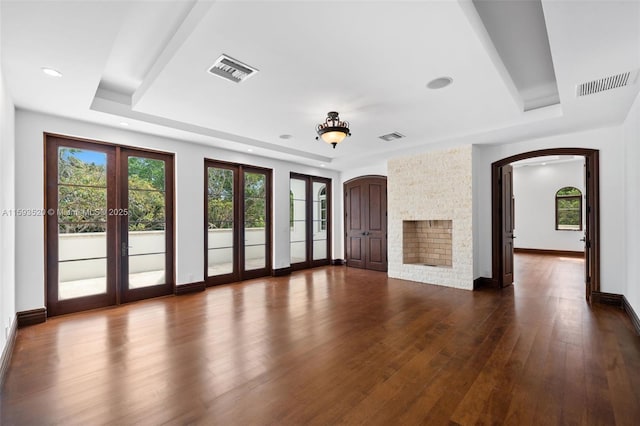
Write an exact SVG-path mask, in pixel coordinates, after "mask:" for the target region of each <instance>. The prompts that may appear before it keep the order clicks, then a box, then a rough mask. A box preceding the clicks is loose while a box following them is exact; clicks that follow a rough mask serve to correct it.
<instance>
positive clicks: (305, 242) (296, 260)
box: [289, 173, 331, 270]
mask: <svg viewBox="0 0 640 426" xmlns="http://www.w3.org/2000/svg"><path fill="white" fill-rule="evenodd" d="M289 197H290V199H289V203H290V204H289V224H290V233H289V244H290V262H291V268H292V269H294V270H297V269H304V268H311V267H314V266H321V265H328V264H329V263H330V258H331V238H330V236H331V214H330V213H331V179H327V178H321V177H315V176H307V175H301V174H297V173H291V175H290V179H289Z"/></svg>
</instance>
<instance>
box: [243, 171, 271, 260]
mask: <svg viewBox="0 0 640 426" xmlns="http://www.w3.org/2000/svg"><path fill="white" fill-rule="evenodd" d="M243 189H244V191H243V192H244V270H245V271H251V270H255V269H264V268H265V267H266V266H267V255H268V253H267V239H268V235H267V233H268V228H267V176H266V175H265V174H263V173H254V172H244V188H243Z"/></svg>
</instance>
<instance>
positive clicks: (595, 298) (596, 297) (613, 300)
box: [591, 291, 624, 308]
mask: <svg viewBox="0 0 640 426" xmlns="http://www.w3.org/2000/svg"><path fill="white" fill-rule="evenodd" d="M623 297H624V296H622V295H621V294H615V293H603V292H600V291H594V292H592V293H591V301H592V302H595V303H602V304H605V305H613V306H617V307H619V308H622V307H623V306H622V298H623Z"/></svg>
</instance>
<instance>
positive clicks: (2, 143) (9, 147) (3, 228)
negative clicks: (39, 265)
mask: <svg viewBox="0 0 640 426" xmlns="http://www.w3.org/2000/svg"><path fill="white" fill-rule="evenodd" d="M0 138H1V140H0V324H1V325H2V329H1V330H0V353H1V352H2V351H3V350H4V347H5V344H6V337H7V330H9V328H10V327H11V324H12V322H13V321H14V320H15V314H16V304H15V288H16V284H15V283H16V279H15V256H14V248H15V223H16V221H15V217H14V216H13V215H10V213H11V211H12V210H13V209H14V207H15V182H16V180H15V134H14V107H13V102H12V101H11V97H10V95H9V93H7V88H6V85H5V81H4V76H3V75H2V69H1V68H0Z"/></svg>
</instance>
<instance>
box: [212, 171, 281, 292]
mask: <svg viewBox="0 0 640 426" xmlns="http://www.w3.org/2000/svg"><path fill="white" fill-rule="evenodd" d="M205 174H206V175H205V176H206V182H205V185H206V186H205V203H206V218H205V220H206V228H205V229H206V230H205V232H206V233H205V265H206V266H205V274H206V284H207V285H216V284H225V283H230V282H235V281H240V280H244V279H249V278H257V277H263V276H265V275H269V274H271V258H270V254H271V233H270V230H271V211H270V210H271V208H270V205H271V199H270V196H271V189H270V188H271V171H270V170H268V169H260V168H257V167H251V166H244V165H242V164H232V163H224V162H218V161H213V160H205Z"/></svg>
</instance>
